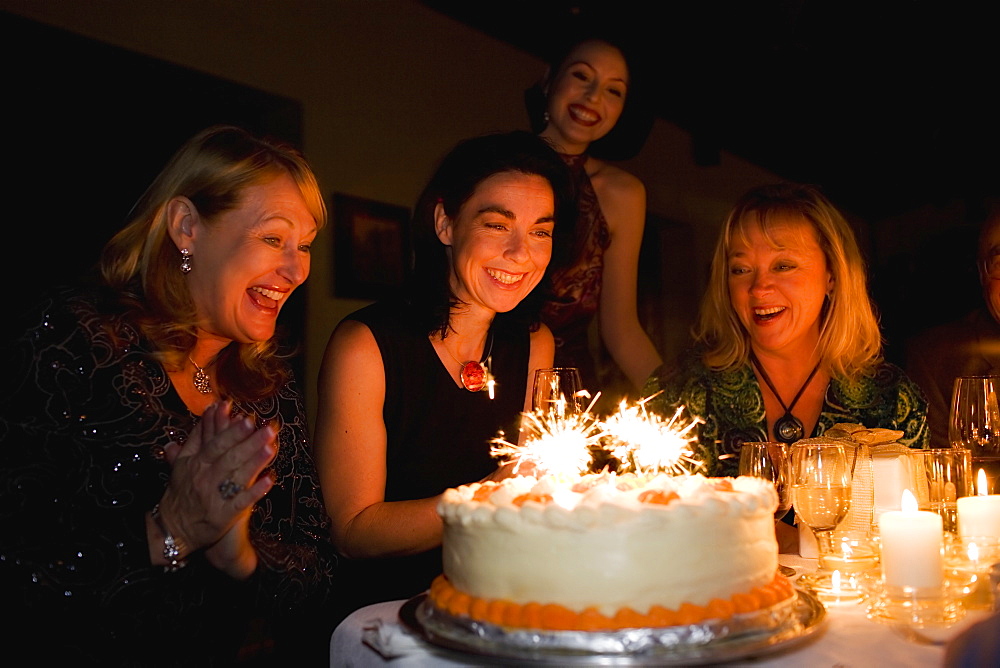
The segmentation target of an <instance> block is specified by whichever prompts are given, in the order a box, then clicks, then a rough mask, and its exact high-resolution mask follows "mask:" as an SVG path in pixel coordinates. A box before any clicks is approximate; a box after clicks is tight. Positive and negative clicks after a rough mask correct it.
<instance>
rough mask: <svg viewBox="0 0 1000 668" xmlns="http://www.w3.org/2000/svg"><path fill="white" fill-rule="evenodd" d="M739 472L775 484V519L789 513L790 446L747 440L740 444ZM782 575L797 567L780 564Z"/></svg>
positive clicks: (790, 572) (793, 570) (792, 573)
mask: <svg viewBox="0 0 1000 668" xmlns="http://www.w3.org/2000/svg"><path fill="white" fill-rule="evenodd" d="M739 474H740V475H746V476H752V477H754V478H763V479H764V480H769V481H770V482H771V483H773V484H774V491H775V492H777V493H778V507H777V508H775V509H774V519H775V521H778V520H780V519H781V518H782V517H784V516H785V515H787V514H788V511H789V510H790V509H791V507H792V498H791V494H790V492H791V490H790V489H789V487H788V475H789V471H788V446H787V445H785V444H784V443H765V442H747V443H744V444H743V445H742V446H740V465H739ZM778 570H779V571H780V572H781V574H782V575H785V576H792V575H795V569H793V568H789V567H788V566H781V565H779V566H778Z"/></svg>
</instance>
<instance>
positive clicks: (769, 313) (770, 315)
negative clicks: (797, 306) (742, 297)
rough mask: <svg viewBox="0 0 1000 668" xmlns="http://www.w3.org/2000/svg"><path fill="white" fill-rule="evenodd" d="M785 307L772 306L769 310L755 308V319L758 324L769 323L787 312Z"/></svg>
mask: <svg viewBox="0 0 1000 668" xmlns="http://www.w3.org/2000/svg"><path fill="white" fill-rule="evenodd" d="M785 310H786V309H785V307H784V306H770V307H768V308H755V309H754V310H753V319H754V320H756V321H757V322H768V321H770V320H774V319H775V318H777V317H778V316H779V315H781V314H782V313H784V312H785Z"/></svg>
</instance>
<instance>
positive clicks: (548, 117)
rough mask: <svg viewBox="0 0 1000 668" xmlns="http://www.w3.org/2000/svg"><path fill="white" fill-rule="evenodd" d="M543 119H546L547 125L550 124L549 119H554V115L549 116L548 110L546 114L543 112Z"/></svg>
mask: <svg viewBox="0 0 1000 668" xmlns="http://www.w3.org/2000/svg"><path fill="white" fill-rule="evenodd" d="M542 120H543V121H545V124H546V125H548V124H549V121H550V120H552V117H551V116H549V112H547V111H546V112H545V113H544V114H542Z"/></svg>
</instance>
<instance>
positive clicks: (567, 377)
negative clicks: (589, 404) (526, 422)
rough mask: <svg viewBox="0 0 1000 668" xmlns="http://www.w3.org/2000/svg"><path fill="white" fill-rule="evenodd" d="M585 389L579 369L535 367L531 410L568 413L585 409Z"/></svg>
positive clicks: (558, 413) (560, 413)
mask: <svg viewBox="0 0 1000 668" xmlns="http://www.w3.org/2000/svg"><path fill="white" fill-rule="evenodd" d="M585 397H586V391H585V390H584V389H583V382H582V381H581V380H580V371H579V369H576V368H573V367H560V368H554V369H536V370H535V384H534V385H533V386H532V388H531V410H533V411H539V410H540V411H544V412H546V413H554V414H556V415H569V414H573V413H582V412H583V411H584V410H586V406H585V405H584V399H585Z"/></svg>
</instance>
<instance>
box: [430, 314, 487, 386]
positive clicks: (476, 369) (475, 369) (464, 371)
mask: <svg viewBox="0 0 1000 668" xmlns="http://www.w3.org/2000/svg"><path fill="white" fill-rule="evenodd" d="M443 343H444V340H442V344H443ZM444 349H445V351H446V352H447V353H448V355H449V356H450V357H451V358H452V359H453V360H455V361H456V362H458V363H459V365H460V368H459V372H458V378H459V380H460V381H462V387H464V388H465V389H467V390H468V391H469V392H481V391H483V390H485V389H487V387H489V385H490V383H491V382H492V381H493V375H492V374H491V373H490V366H491V365H492V363H493V359H492V356H493V329H492V328H490V331H489V334H487V337H486V345H485V346H483V357H482V359H481V360H480V361H479V362H476V361H475V360H469V361H467V362H461V361H459V359H458V358H457V357H455V356H454V355H453V354H452V352H451V351H450V350H448V346H445V347H444ZM491 398H492V397H491Z"/></svg>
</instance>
